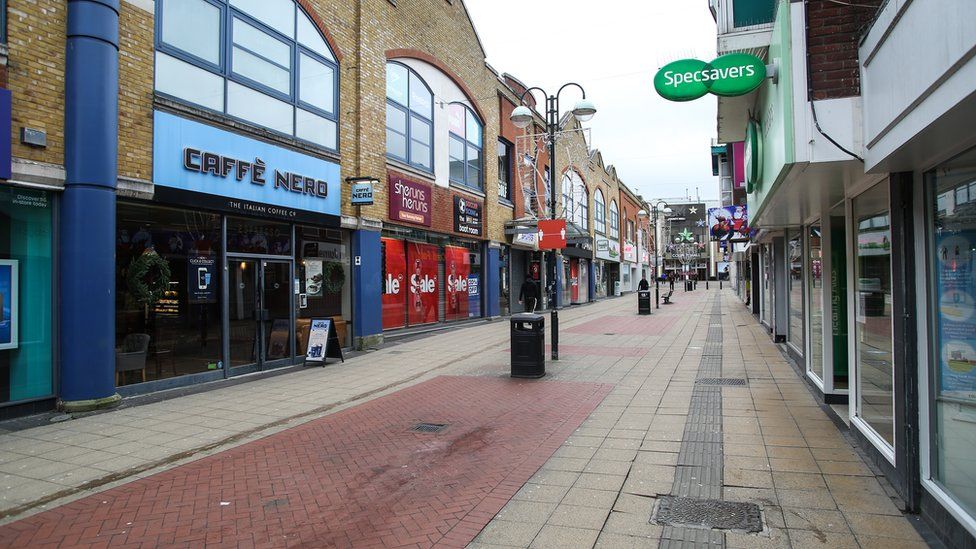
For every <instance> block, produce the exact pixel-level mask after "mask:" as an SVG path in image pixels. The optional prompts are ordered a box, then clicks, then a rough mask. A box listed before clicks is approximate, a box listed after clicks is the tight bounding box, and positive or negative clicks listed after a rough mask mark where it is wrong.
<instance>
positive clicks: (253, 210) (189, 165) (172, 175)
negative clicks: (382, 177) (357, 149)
mask: <svg viewBox="0 0 976 549" xmlns="http://www.w3.org/2000/svg"><path fill="white" fill-rule="evenodd" d="M153 132H154V136H153V181H154V183H155V185H156V193H157V199H158V200H174V201H181V202H189V203H190V204H193V205H197V206H203V207H212V208H215V209H221V210H227V211H231V212H233V213H246V214H251V215H259V216H262V217H276V218H284V219H288V220H298V221H301V220H303V219H304V218H309V217H311V218H313V219H315V220H316V222H317V223H323V222H325V223H326V224H328V223H329V222H330V221H333V222H335V223H336V224H337V223H338V220H339V213H340V212H339V208H340V203H341V202H340V200H341V196H340V195H341V194H342V186H341V185H340V176H339V165H338V164H336V163H335V162H330V161H328V160H323V159H321V158H315V157H313V156H309V155H306V154H302V153H299V152H296V151H293V150H290V149H285V148H282V147H276V146H274V145H271V144H269V143H265V142H263V141H258V140H256V139H251V138H248V137H245V136H243V135H239V134H235V133H231V132H228V131H224V130H222V129H219V128H215V127H213V126H208V125H206V124H202V123H199V122H195V121H192V120H187V119H185V118H180V117H178V116H175V115H173V114H170V113H165V112H160V111H156V112H155V113H154V127H153ZM160 191H162V192H160Z"/></svg>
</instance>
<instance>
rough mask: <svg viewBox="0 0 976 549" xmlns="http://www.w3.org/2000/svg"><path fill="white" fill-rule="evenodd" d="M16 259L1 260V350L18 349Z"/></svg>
mask: <svg viewBox="0 0 976 549" xmlns="http://www.w3.org/2000/svg"><path fill="white" fill-rule="evenodd" d="M17 266H18V262H17V260H16V259H3V260H0V313H2V314H0V349H16V348H17V344H18V341H17V325H18V322H19V319H18V310H17V304H18V295H17V294H18V288H17V283H18V280H17V274H18V271H17Z"/></svg>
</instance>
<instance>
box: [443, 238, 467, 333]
mask: <svg viewBox="0 0 976 549" xmlns="http://www.w3.org/2000/svg"><path fill="white" fill-rule="evenodd" d="M470 274H471V259H470V252H469V251H468V249H467V248H460V247H458V246H445V247H444V276H446V277H447V286H446V288H445V293H446V298H447V305H446V306H445V314H446V316H447V320H461V319H465V318H468V301H469V297H468V275H470Z"/></svg>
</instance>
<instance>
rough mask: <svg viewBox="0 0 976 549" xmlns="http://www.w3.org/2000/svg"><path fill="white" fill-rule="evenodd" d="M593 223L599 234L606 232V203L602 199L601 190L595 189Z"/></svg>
mask: <svg viewBox="0 0 976 549" xmlns="http://www.w3.org/2000/svg"><path fill="white" fill-rule="evenodd" d="M593 224H594V225H595V227H594V229H596V232H598V233H600V234H606V232H607V203H606V201H604V199H603V191H601V190H600V189H597V190H596V192H595V193H593Z"/></svg>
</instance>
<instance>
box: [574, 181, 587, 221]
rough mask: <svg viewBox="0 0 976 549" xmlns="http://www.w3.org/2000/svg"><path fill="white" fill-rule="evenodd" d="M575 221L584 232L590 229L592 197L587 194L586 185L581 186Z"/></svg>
mask: <svg viewBox="0 0 976 549" xmlns="http://www.w3.org/2000/svg"><path fill="white" fill-rule="evenodd" d="M580 183H582V181H580ZM573 220H574V221H575V222H576V224H577V225H579V227H580V228H581V229H583V230H584V231H588V230H589V229H590V196H589V193H587V192H586V186H585V185H580V195H579V200H578V201H577V202H576V216H575V217H574V219H573Z"/></svg>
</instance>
